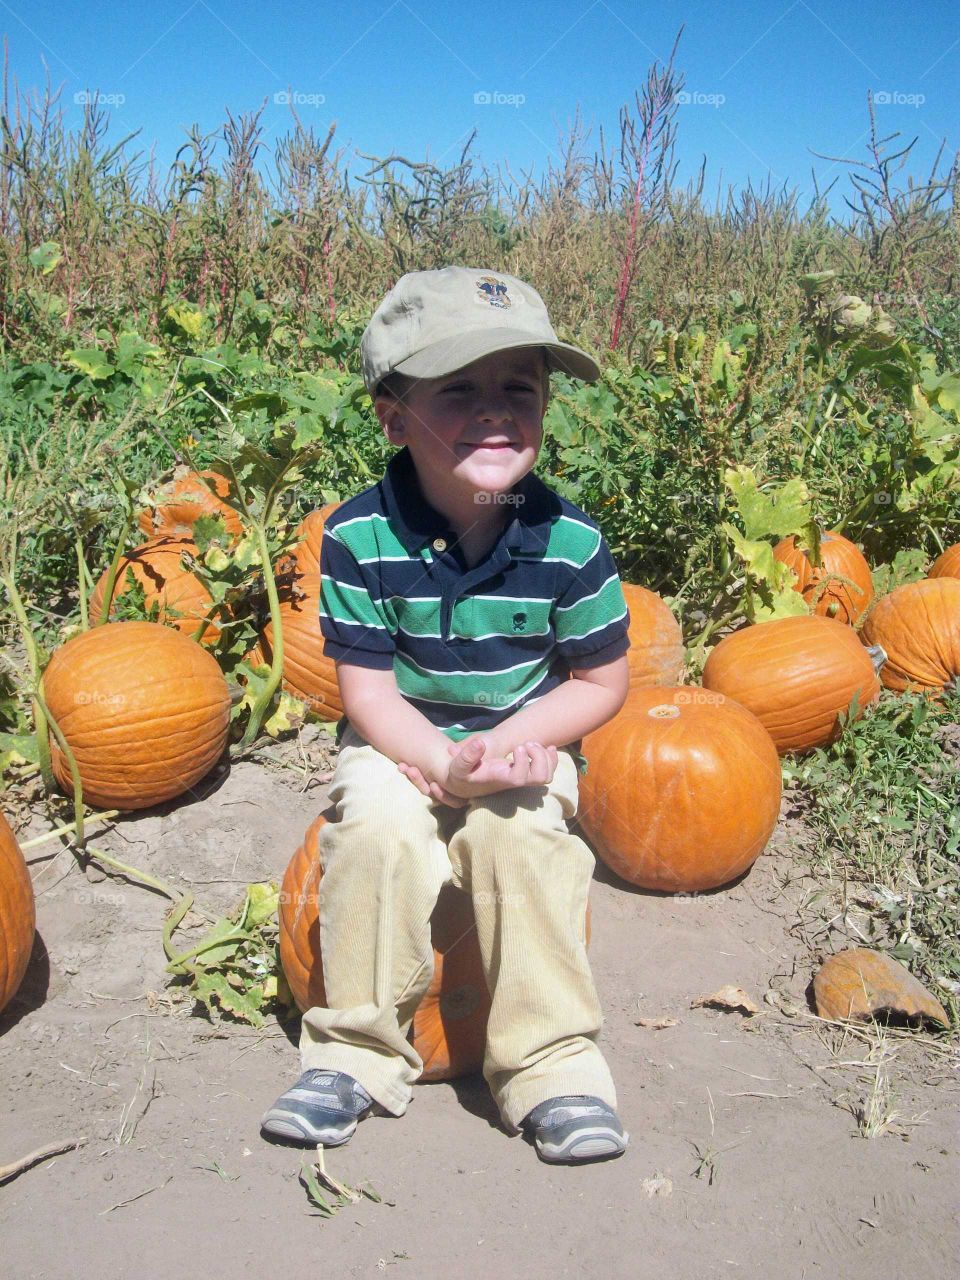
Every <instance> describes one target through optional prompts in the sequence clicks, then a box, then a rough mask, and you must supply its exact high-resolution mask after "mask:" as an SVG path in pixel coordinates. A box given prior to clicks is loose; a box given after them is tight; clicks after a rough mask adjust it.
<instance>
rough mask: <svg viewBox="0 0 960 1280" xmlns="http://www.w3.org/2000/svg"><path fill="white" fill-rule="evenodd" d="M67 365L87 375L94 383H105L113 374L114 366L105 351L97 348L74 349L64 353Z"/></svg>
mask: <svg viewBox="0 0 960 1280" xmlns="http://www.w3.org/2000/svg"><path fill="white" fill-rule="evenodd" d="M64 359H65V360H66V362H67V364H72V365H73V367H74V368H75V369H79V370H80V372H81V373H85V374H86V375H87V377H88V378H89V379H90V380H91V381H92V382H103V381H104V379H105V378H109V377H110V375H111V374H112V373H113V371H114V369H113V365H112V364H111V363H110V357H109V356H108V355H107V353H106V352H105V351H100V350H98V349H97V348H96V347H74V348H73V349H72V350H71V351H67V352H65V353H64Z"/></svg>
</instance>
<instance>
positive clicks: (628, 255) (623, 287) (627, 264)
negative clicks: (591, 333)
mask: <svg viewBox="0 0 960 1280" xmlns="http://www.w3.org/2000/svg"><path fill="white" fill-rule="evenodd" d="M661 106H662V103H661V100H660V99H659V98H658V99H657V101H656V103H655V104H654V107H653V109H652V111H651V112H650V119H649V120H648V121H647V127H646V128H645V129H644V131H643V150H642V151H641V153H640V167H639V169H638V171H637V185H636V189H635V190H634V193H633V211H632V212H631V214H630V230H629V232H628V234H627V247H626V250H625V252H624V255H623V265H622V266H621V268H620V279H619V280H618V282H617V305H616V308H615V310H614V313H613V329H612V331H611V334H610V350H611V351H616V349H617V344H618V343H619V341H620V329H621V327H622V325H623V313H624V311H625V310H626V307H627V294H628V293H629V292H630V284H631V282H632V280H633V265H634V256H635V254H636V244H637V222H638V220H639V217H640V200H641V197H642V195H643V179H644V175H645V173H646V168H647V158H648V156H649V155H650V146H651V143H652V140H653V131H654V128H655V126H656V123H657V118H658V117H659V115H660V111H661Z"/></svg>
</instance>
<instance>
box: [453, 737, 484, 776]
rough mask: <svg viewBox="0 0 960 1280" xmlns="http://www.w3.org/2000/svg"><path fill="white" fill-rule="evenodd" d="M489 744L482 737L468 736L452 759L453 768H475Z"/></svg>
mask: <svg viewBox="0 0 960 1280" xmlns="http://www.w3.org/2000/svg"><path fill="white" fill-rule="evenodd" d="M486 749H487V746H486V743H485V742H484V741H483V739H482V738H468V739H467V741H466V742H464V743H462V744H461V746H460V749H459V751H458V752H457V754H456V755H455V756H454V757H453V759H452V761H451V767H452V768H458V767H459V769H460V770H461V771H462V769H463V767H464V766H466V768H467V769H473V768H475V767H476V766H477V765H478V764H479V763H480V760H481V757H482V756H483V753H484V752H485V751H486Z"/></svg>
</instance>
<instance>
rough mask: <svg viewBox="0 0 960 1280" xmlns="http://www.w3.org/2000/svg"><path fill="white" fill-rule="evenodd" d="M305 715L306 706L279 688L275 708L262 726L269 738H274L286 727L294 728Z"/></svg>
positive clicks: (300, 723) (285, 729) (283, 731)
mask: <svg viewBox="0 0 960 1280" xmlns="http://www.w3.org/2000/svg"><path fill="white" fill-rule="evenodd" d="M306 717H307V708H306V706H305V705H304V704H303V703H302V702H301V701H300V699H299V698H295V697H294V696H293V694H290V693H287V691H286V690H285V689H284V690H281V693H280V697H279V698H278V700H277V709H276V711H275V712H274V713H273V715H272V716H270V718H269V719H268V720H265V721H264V724H263V727H264V729H265V730H266V731H267V733H269V735H270V737H271V738H276V737H277V736H278V735H279V734H281V733H285V732H286V731H287V730H288V729H296V728H298V727H299V726H300V725H302V724H303V722H304V720H305V719H306Z"/></svg>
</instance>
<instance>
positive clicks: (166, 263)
mask: <svg viewBox="0 0 960 1280" xmlns="http://www.w3.org/2000/svg"><path fill="white" fill-rule="evenodd" d="M176 231H177V215H176V214H174V215H173V219H172V220H171V222H170V231H169V233H168V235H167V243H166V244H165V245H164V250H163V266H162V268H161V270H160V291H159V292H160V297H161V298H162V297H163V294H164V290H165V289H166V287H167V274H168V272H169V268H170V259H171V257H172V255H173V237H174V235H175V234H176Z"/></svg>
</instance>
